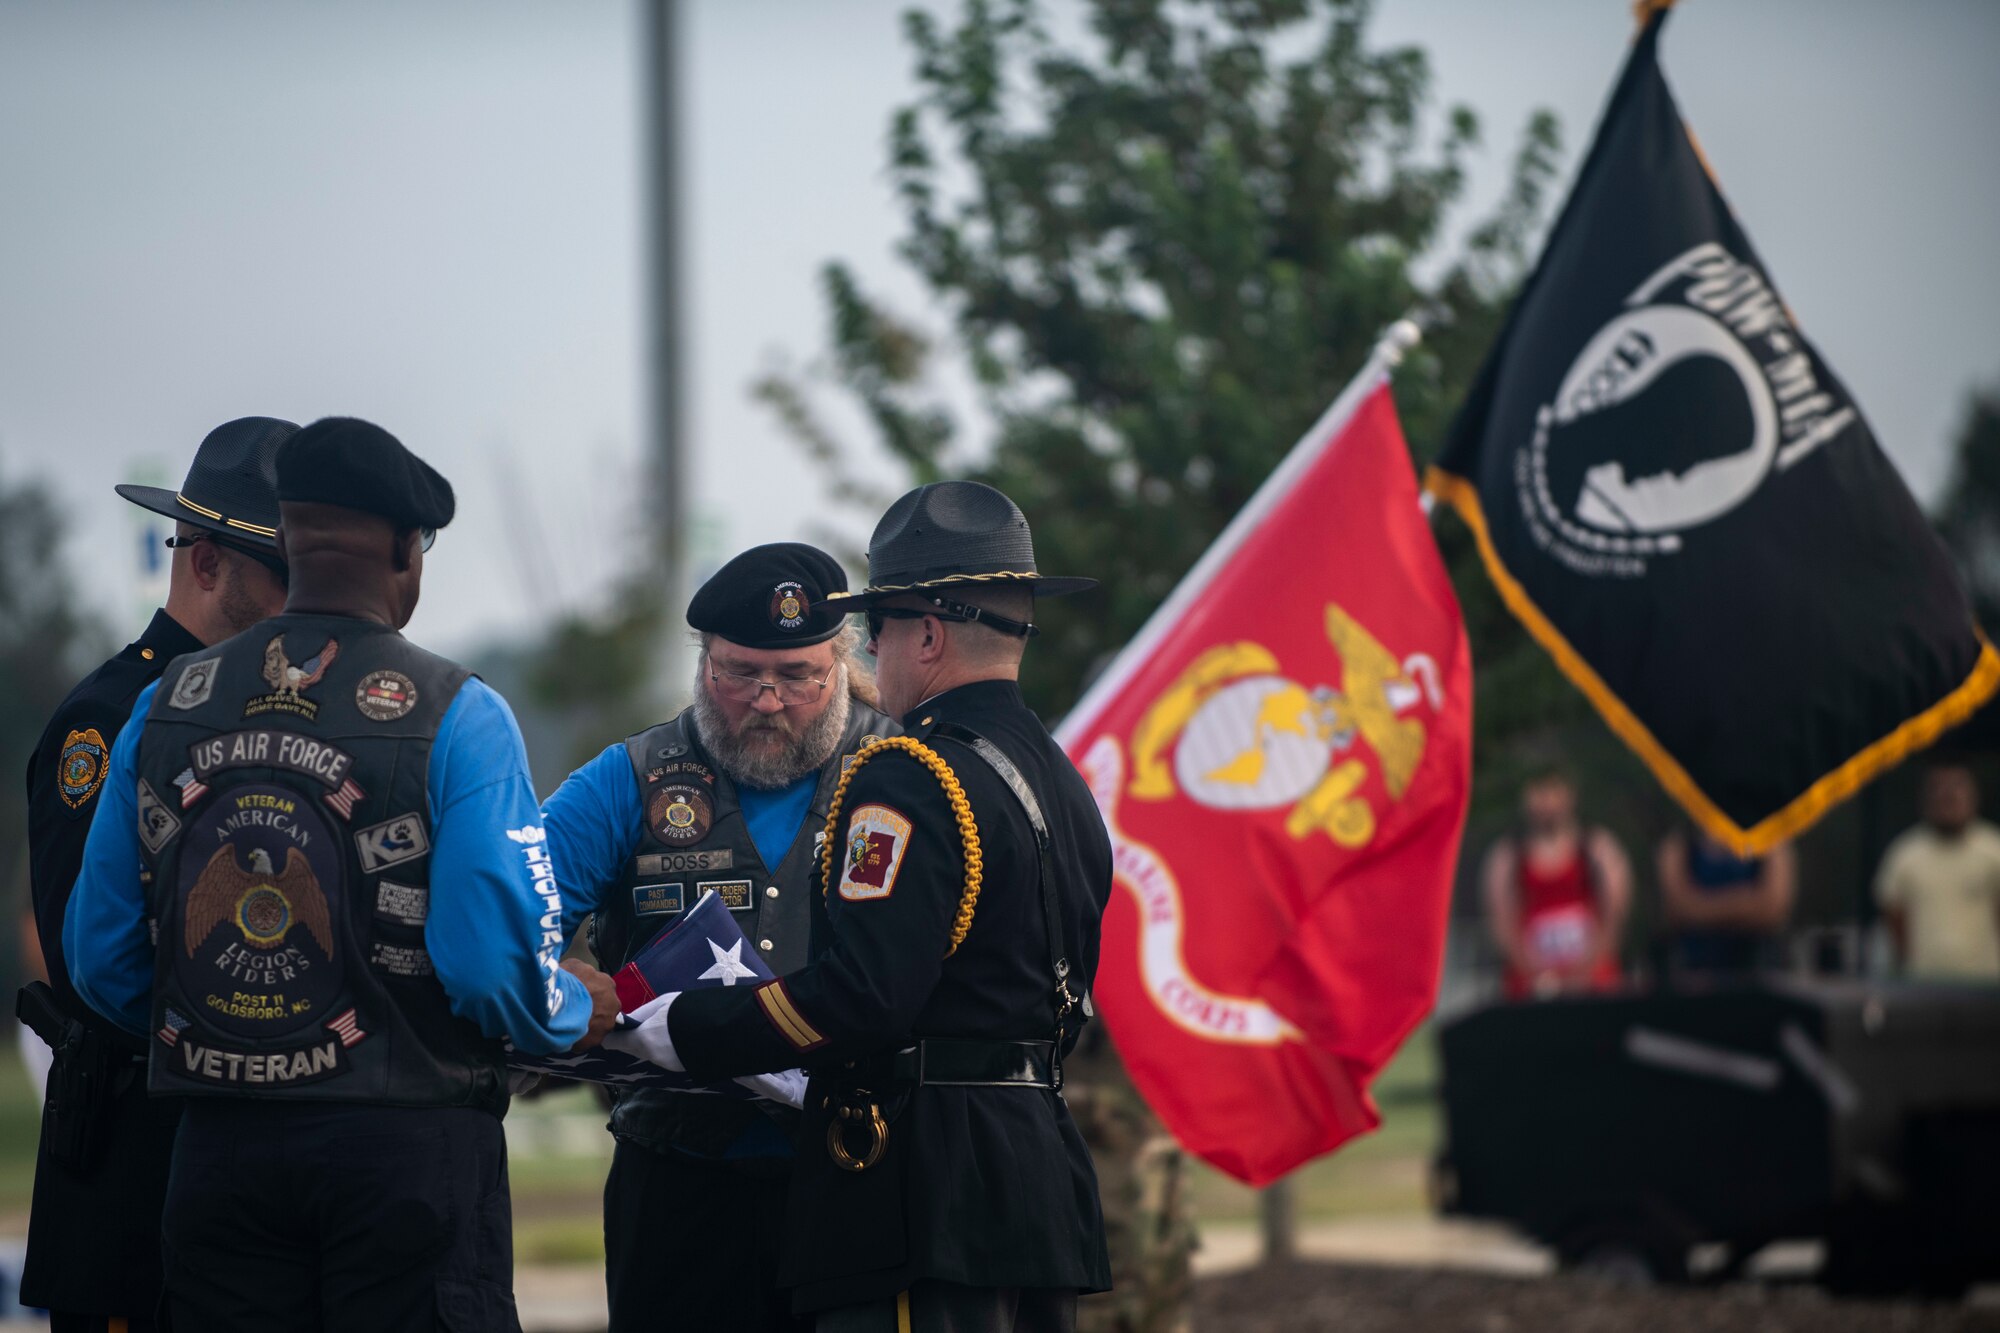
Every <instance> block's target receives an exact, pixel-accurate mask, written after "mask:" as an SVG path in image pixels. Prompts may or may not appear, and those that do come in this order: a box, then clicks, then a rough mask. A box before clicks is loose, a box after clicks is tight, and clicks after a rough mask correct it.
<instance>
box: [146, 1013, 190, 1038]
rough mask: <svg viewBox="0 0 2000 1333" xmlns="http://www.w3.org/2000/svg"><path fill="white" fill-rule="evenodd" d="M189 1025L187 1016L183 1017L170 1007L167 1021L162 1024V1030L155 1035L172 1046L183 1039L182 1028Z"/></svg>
mask: <svg viewBox="0 0 2000 1333" xmlns="http://www.w3.org/2000/svg"><path fill="white" fill-rule="evenodd" d="M187 1025H188V1021H187V1020H186V1019H185V1018H182V1017H181V1016H180V1015H179V1014H177V1013H175V1012H174V1011H173V1010H171V1009H169V1010H167V1021H166V1022H165V1023H164V1024H163V1025H161V1027H160V1030H159V1031H158V1032H157V1033H155V1034H154V1035H155V1036H157V1037H158V1038H159V1039H160V1040H161V1041H163V1042H165V1043H166V1044H167V1045H169V1046H172V1045H173V1044H174V1043H176V1042H178V1041H179V1040H180V1039H181V1029H182V1028H184V1027H186V1026H187Z"/></svg>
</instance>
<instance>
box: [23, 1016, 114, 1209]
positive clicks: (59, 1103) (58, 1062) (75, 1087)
mask: <svg viewBox="0 0 2000 1333" xmlns="http://www.w3.org/2000/svg"><path fill="white" fill-rule="evenodd" d="M14 1014H15V1016H16V1017H17V1018H19V1019H20V1020H21V1021H22V1022H23V1023H25V1024H27V1025H28V1027H29V1029H30V1030H31V1031H33V1032H34V1034H35V1035H36V1036H38V1037H40V1038H41V1039H42V1040H43V1041H44V1042H46V1043H48V1047H49V1050H50V1051H52V1052H54V1054H55V1063H54V1065H53V1066H51V1068H50V1069H49V1088H48V1096H47V1097H46V1098H45V1099H44V1100H43V1102H42V1150H43V1151H44V1152H46V1153H48V1155H49V1157H50V1158H51V1159H52V1160H54V1161H56V1162H58V1163H60V1164H61V1165H63V1166H64V1167H66V1168H68V1169H69V1170H71V1171H73V1172H76V1173H78V1174H80V1175H81V1174H86V1173H88V1172H89V1171H90V1169H91V1168H92V1166H94V1165H95V1164H96V1162H97V1159H98V1156H99V1154H100V1153H101V1152H102V1151H103V1148H104V1142H105V1137H106V1135H107V1133H108V1131H109V1128H110V1124H111V1119H112V1115H111V1107H112V1103H113V1102H114V1101H115V1100H116V1099H117V1097H118V1096H119V1095H120V1094H121V1093H123V1092H124V1091H125V1090H126V1089H127V1088H129V1087H131V1086H132V1083H133V1082H134V1080H136V1079H137V1078H138V1077H139V1076H140V1074H141V1073H142V1072H143V1071H142V1069H141V1064H140V1062H141V1061H142V1060H143V1058H144V1056H143V1052H135V1050H134V1048H133V1046H132V1044H131V1043H130V1042H127V1041H122V1040H119V1039H118V1038H115V1037H112V1036H110V1035H109V1034H107V1033H104V1032H102V1031H100V1030H98V1028H97V1027H96V1025H94V1024H90V1023H84V1022H81V1021H79V1020H77V1019H75V1018H72V1017H71V1016H70V1015H69V1014H67V1013H65V1012H64V1011H63V1007H62V1005H61V1003H60V1002H59V1001H58V1000H57V999H56V994H55V992H54V991H52V990H50V989H49V987H48V983H46V982H41V981H31V982H29V983H28V984H27V985H25V986H23V987H21V992H20V995H19V996H18V997H17V998H16V1000H15V1004H14Z"/></svg>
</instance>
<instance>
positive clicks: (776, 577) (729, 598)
mask: <svg viewBox="0 0 2000 1333" xmlns="http://www.w3.org/2000/svg"><path fill="white" fill-rule="evenodd" d="M846 591H847V571H846V570H844V569H842V568H841V567H840V562H839V561H838V560H835V559H834V558H833V557H832V556H830V555H828V554H827V553H826V552H825V551H822V550H820V549H819V548H818V547H817V546H808V545H806V544H805V543H804V542H772V543H770V544H768V545H765V546H753V547H751V548H750V549H749V550H747V551H745V552H743V554H741V555H739V556H737V557H736V558H735V559H733V560H731V561H730V562H729V563H728V564H726V565H724V566H723V567H722V568H721V569H718V570H716V571H715V573H714V574H712V575H710V576H709V579H708V581H707V582H706V583H704V584H702V585H701V587H700V589H699V590H698V591H696V593H695V595H694V597H693V599H692V600H691V601H689V602H688V609H687V621H688V625H689V626H690V627H691V628H694V629H697V630H700V631H701V632H702V633H704V634H719V635H721V636H722V637H723V638H725V639H727V640H729V641H730V642H731V643H734V644H737V645H739V646H741V647H744V648H796V647H800V646H802V645H805V644H814V643H825V642H826V641H827V640H828V639H831V638H832V637H833V636H834V635H836V634H838V633H840V631H841V629H842V627H843V626H845V624H846V623H847V611H848V609H849V608H847V607H843V606H842V605H841V604H840V603H839V602H838V601H835V600H832V599H834V598H836V597H838V596H839V595H840V594H842V593H844V592H846Z"/></svg>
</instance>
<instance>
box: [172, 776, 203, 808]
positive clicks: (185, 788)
mask: <svg viewBox="0 0 2000 1333" xmlns="http://www.w3.org/2000/svg"><path fill="white" fill-rule="evenodd" d="M174 785H175V786H176V787H179V788H180V789H181V809H183V810H185V809H187V808H188V807H189V806H191V805H193V804H194V803H195V802H196V801H199V800H200V799H201V798H202V797H204V796H206V795H208V786H207V784H205V783H203V782H202V781H201V780H200V779H198V778H196V777H195V775H194V770H193V769H192V768H184V769H182V770H181V772H180V776H179V777H177V778H175V779H174Z"/></svg>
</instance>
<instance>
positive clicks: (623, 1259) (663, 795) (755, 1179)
mask: <svg viewBox="0 0 2000 1333" xmlns="http://www.w3.org/2000/svg"><path fill="white" fill-rule="evenodd" d="M846 590H847V576H846V575H845V574H844V573H843V572H842V571H841V568H840V565H839V563H838V562H836V561H835V560H834V559H833V557H832V556H830V555H827V554H826V553H825V552H824V551H820V550H817V549H815V548H814V547H811V546H805V545H801V544H798V543H792V542H781V543H777V544H775V545H770V546H759V547H756V548H755V549H753V550H749V551H745V552H744V553H743V554H742V555H739V556H737V557H736V558H735V559H734V560H731V561H730V562H729V563H728V564H726V565H724V566H723V567H722V568H721V569H720V570H718V571H717V572H716V574H715V576H714V577H713V578H711V579H709V581H708V582H707V583H705V584H703V585H702V588H701V590H700V591H699V592H697V593H696V594H695V595H694V600H693V601H692V602H690V603H689V604H688V613H687V619H688V624H689V625H690V626H691V627H693V629H694V630H695V631H696V632H697V633H698V634H699V635H700V641H701V658H700V661H699V662H698V663H697V664H696V670H695V682H694V704H693V706H692V707H690V708H688V709H687V710H686V711H684V712H683V713H681V715H680V716H678V717H676V718H675V719H674V720H673V721H671V722H664V723H662V724H660V725H659V726H656V727H652V728H650V729H648V730H646V731H642V732H640V733H639V734H638V735H636V736H633V737H630V738H629V739H627V740H626V741H624V742H623V743H622V744H618V745H613V746H611V747H610V748H608V749H606V750H605V751H604V753H603V754H601V755H599V756H598V757H597V758H596V759H594V760H593V761H591V762H590V763H589V764H587V765H585V766H584V767H583V768H581V769H578V770H577V771H576V772H575V773H574V774H572V775H571V776H570V778H569V780H568V781H567V782H565V783H563V785H562V786H561V787H560V788H558V789H557V791H556V793H555V795H553V796H551V797H550V798H549V800H548V801H547V803H545V804H544V806H543V807H542V819H543V823H544V824H545V825H546V827H547V828H548V831H549V847H550V849H551V851H552V852H553V853H554V854H555V857H556V860H557V862H558V863H559V864H560V865H561V866H562V872H563V912H564V925H565V928H566V930H567V929H569V928H573V926H574V924H575V923H576V922H577V921H580V920H581V919H582V918H583V916H584V915H585V914H587V913H595V917H594V925H593V930H594V943H595V947H596V952H597V957H598V960H599V962H600V963H602V965H603V966H604V967H605V968H606V969H607V970H608V971H612V972H615V971H617V970H618V969H619V968H620V967H622V966H623V965H624V964H625V963H627V962H629V961H630V960H631V959H632V958H633V956H634V955H636V954H637V953H638V952H639V951H640V950H641V949H642V948H644V947H645V945H646V944H647V943H648V942H649V941H650V940H651V939H652V938H653V937H654V936H655V935H657V934H659V933H660V932H661V931H663V930H665V929H666V928H667V927H669V926H671V925H673V923H674V922H675V921H677V920H679V918H680V915H681V913H682V912H684V911H686V910H687V909H688V908H690V907H692V906H694V904H695V902H696V901H697V900H698V899H699V898H700V897H701V895H702V894H704V893H710V892H713V893H718V894H720V895H722V901H723V902H724V903H726V904H727V905H728V907H729V909H730V910H731V911H732V912H734V913H735V914H736V919H737V921H738V923H739V924H741V926H742V927H743V933H744V935H745V936H747V937H748V938H749V940H750V942H751V945H752V947H754V948H756V949H758V950H759V951H760V952H761V953H762V955H763V958H764V961H765V963H766V964H767V965H768V966H769V967H770V968H771V970H772V971H774V972H781V973H782V972H786V971H791V970H794V969H797V968H799V967H801V966H803V965H804V964H805V961H806V956H807V940H808V936H809V932H810V930H811V928H812V921H813V916H814V912H813V904H814V902H815V901H816V899H817V897H818V892H817V875H818V865H819V857H818V852H819V847H820V842H821V839H822V838H823V836H824V834H823V832H822V830H823V829H824V828H825V825H826V815H827V809H828V805H829V803H830V802H831V801H832V799H833V793H834V789H835V787H836V786H838V784H839V781H840V775H841V773H842V772H844V771H845V769H846V766H847V764H848V763H850V762H851V761H852V760H853V758H854V755H855V754H856V752H857V751H859V750H860V749H861V748H862V747H863V746H865V745H867V744H869V743H870V742H873V741H875V740H877V739H879V738H880V737H883V736H890V735H895V734H897V733H899V732H900V731H901V728H899V727H897V726H896V725H895V724H894V723H892V722H891V721H890V720H889V719H888V718H886V717H884V716H883V715H882V714H881V713H879V712H877V711H876V709H875V707H874V704H875V690H874V682H873V680H872V678H871V674H870V672H869V671H868V668H867V666H866V664H865V663H864V662H862V661H861V660H860V655H859V642H860V638H859V635H858V634H857V633H856V632H855V631H854V630H853V629H851V628H849V627H848V625H847V622H846V617H845V615H843V614H842V612H841V610H840V609H839V606H838V604H837V603H833V602H830V601H829V600H828V598H829V597H830V596H832V595H834V594H838V593H842V592H845V591H846ZM717 966H718V967H722V968H724V969H725V970H724V972H722V973H721V974H720V975H721V976H722V978H723V980H724V982H725V984H729V983H731V982H733V981H734V979H735V977H734V976H733V975H731V974H730V972H729V971H728V970H727V969H728V967H729V964H728V962H726V961H725V960H722V959H718V961H717ZM736 975H742V976H748V975H749V972H748V970H747V969H744V970H742V971H741V972H740V973H737V974H736ZM797 1123H798V1113H797V1112H796V1111H794V1110H792V1109H791V1108H790V1107H783V1106H778V1105H776V1104H775V1103H772V1102H763V1101H759V1102H742V1101H735V1100H729V1099H725V1098H721V1097H715V1096H705V1095H700V1094H690V1093H679V1092H668V1091H664V1090H653V1089H645V1090H631V1091H622V1092H620V1093H618V1094H617V1096H616V1100H615V1102H614V1105H613V1108H612V1112H611V1129H612V1132H613V1133H614V1134H615V1135H616V1136H617V1139H618V1146H617V1149H616V1152H615V1155H614V1156H613V1158H612V1163H611V1173H610V1177H609V1179H608V1180H607V1181H606V1182H605V1188H604V1255H605V1278H606V1288H607V1292H608V1295H609V1297H610V1308H611V1328H612V1330H613V1333H619V1331H620V1330H625V1329H647V1330H675V1329H687V1330H703V1331H704V1333H705V1331H706V1330H709V1329H719V1328H728V1329H737V1330H757V1329H769V1330H779V1329H790V1328H793V1327H795V1323H794V1321H793V1320H792V1318H791V1314H790V1310H791V1303H790V1298H789V1296H788V1295H787V1293H786V1292H785V1291H784V1289H783V1288H782V1287H780V1286H779V1285H778V1281H777V1273H778V1256H779V1244H780V1241H781V1238H782V1235H783V1230H784V1216H785V1195H786V1191H787V1188H788V1186H789V1182H790V1177H791V1159H792V1156H793V1148H792V1136H793V1131H794V1130H795V1129H796V1128H797ZM663 1238H664V1243H663Z"/></svg>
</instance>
